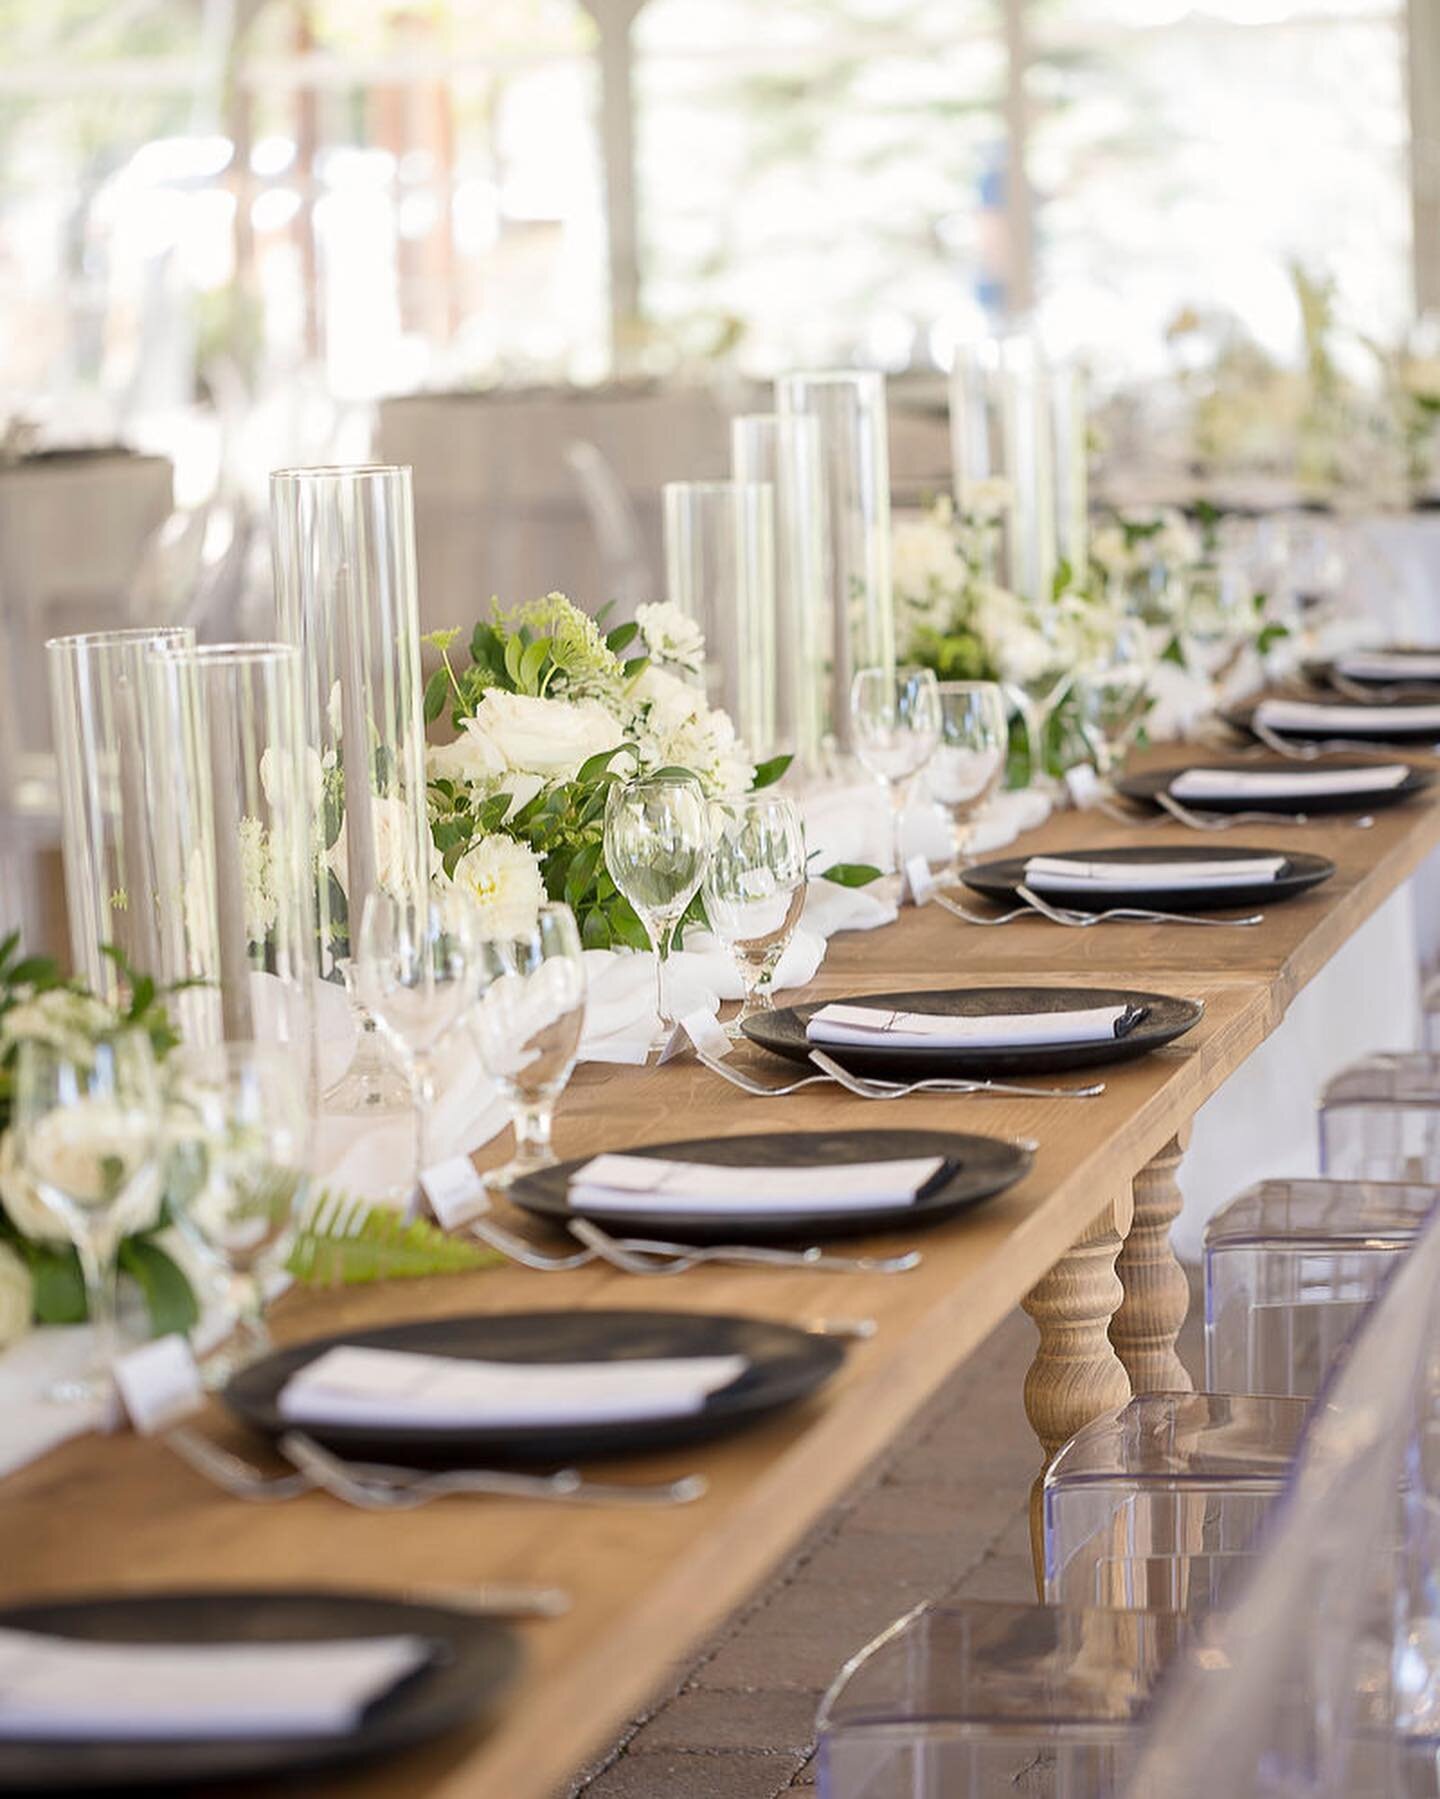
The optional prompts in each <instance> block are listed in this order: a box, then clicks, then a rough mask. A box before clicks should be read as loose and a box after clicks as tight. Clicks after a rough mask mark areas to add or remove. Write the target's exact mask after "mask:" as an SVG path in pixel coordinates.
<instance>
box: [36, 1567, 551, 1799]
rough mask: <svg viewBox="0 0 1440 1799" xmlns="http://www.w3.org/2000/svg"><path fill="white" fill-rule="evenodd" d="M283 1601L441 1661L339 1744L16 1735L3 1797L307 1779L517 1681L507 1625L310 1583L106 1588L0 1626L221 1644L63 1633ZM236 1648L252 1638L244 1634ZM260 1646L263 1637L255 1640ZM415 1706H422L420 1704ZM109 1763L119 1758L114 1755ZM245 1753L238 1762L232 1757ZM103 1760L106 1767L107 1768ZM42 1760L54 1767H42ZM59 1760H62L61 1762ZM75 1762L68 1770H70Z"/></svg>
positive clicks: (375, 1708) (477, 1710)
mask: <svg viewBox="0 0 1440 1799" xmlns="http://www.w3.org/2000/svg"><path fill="white" fill-rule="evenodd" d="M264 1606H277V1607H282V1606H283V1607H285V1608H287V1609H290V1610H292V1611H293V1610H294V1609H295V1608H301V1609H304V1608H306V1607H313V1608H315V1609H316V1610H317V1612H321V1613H324V1612H328V1613H331V1614H335V1613H339V1614H344V1613H358V1614H361V1615H367V1616H373V1615H374V1614H376V1613H378V1614H380V1615H379V1616H378V1617H375V1618H374V1621H373V1624H372V1625H370V1626H367V1628H366V1630H365V1633H364V1634H367V1635H370V1634H374V1635H381V1634H412V1633H413V1634H415V1635H419V1636H426V1637H429V1638H430V1639H432V1640H434V1641H435V1642H436V1643H437V1645H438V1647H439V1649H440V1654H439V1655H438V1656H436V1657H435V1658H434V1659H433V1660H432V1661H431V1662H430V1663H428V1664H427V1665H426V1666H425V1667H423V1668H421V1669H418V1670H417V1671H416V1672H415V1674H414V1675H412V1676H410V1677H409V1678H407V1679H405V1680H402V1681H400V1682H399V1683H398V1685H396V1686H395V1687H393V1688H392V1689H391V1690H390V1692H388V1693H386V1694H383V1695H382V1696H381V1697H380V1698H379V1699H377V1700H376V1701H374V1703H373V1704H372V1705H371V1706H370V1707H369V1708H367V1710H366V1712H365V1713H364V1714H363V1716H362V1718H361V1721H360V1724H359V1726H358V1728H357V1729H355V1730H354V1731H352V1732H351V1733H350V1734H349V1735H348V1736H339V1737H331V1736H327V1737H308V1736H307V1737H268V1738H267V1737H261V1736H245V1737H224V1736H222V1737H214V1736H209V1737H183V1738H181V1737H176V1738H166V1739H164V1740H158V1739H156V1740H144V1739H140V1740H137V1739H135V1738H131V1737H119V1738H96V1739H93V1740H89V1741H85V1742H76V1741H74V1740H71V1739H42V1738H36V1739H32V1740H28V1741H21V1740H19V1739H16V1740H13V1741H6V1742H3V1743H0V1785H3V1787H4V1789H5V1790H6V1791H12V1790H13V1791H23V1792H34V1793H39V1792H52V1793H88V1792H100V1791H105V1792H110V1791H138V1790H140V1789H141V1788H142V1787H143V1788H144V1790H147V1791H148V1790H151V1789H152V1788H166V1787H173V1786H177V1785H178V1786H186V1787H189V1786H191V1785H193V1784H195V1783H197V1782H205V1783H209V1782H211V1781H216V1782H220V1781H230V1780H235V1779H240V1780H244V1781H255V1780H263V1779H267V1778H278V1777H283V1776H295V1775H308V1774H312V1773H319V1772H320V1771H321V1770H323V1769H328V1768H340V1767H344V1766H347V1765H350V1764H353V1763H355V1762H356V1761H367V1762H368V1761H372V1760H380V1759H381V1758H383V1757H388V1756H390V1755H393V1754H398V1753H401V1752H403V1751H404V1750H406V1749H410V1748H414V1747H416V1746H417V1745H419V1744H421V1743H426V1742H431V1741H434V1740H436V1739H438V1738H439V1737H441V1736H444V1735H446V1734H448V1733H449V1732H450V1731H452V1730H458V1729H461V1728H463V1727H465V1726H466V1725H473V1724H476V1723H478V1722H480V1721H482V1720H483V1719H484V1718H486V1717H487V1716H489V1715H491V1714H492V1713H493V1712H494V1710H495V1709H496V1707H497V1705H498V1704H499V1703H500V1701H501V1700H502V1699H503V1697H504V1696H505V1694H506V1693H507V1692H508V1691H509V1690H510V1688H511V1687H512V1686H513V1685H514V1682H515V1680H516V1677H517V1676H518V1674H519V1673H520V1671H521V1669H522V1667H523V1665H524V1662H525V1652H524V1648H523V1645H522V1644H521V1642H520V1639H519V1636H518V1635H517V1633H516V1632H515V1630H514V1629H513V1628H512V1627H511V1626H510V1625H509V1624H507V1623H506V1622H505V1621H504V1620H503V1619H499V1618H495V1617H490V1616H485V1615H482V1614H480V1613H475V1612H467V1611H465V1610H463V1609H462V1608H459V1607H450V1606H445V1605H441V1604H437V1603H426V1602H422V1601H411V1600H407V1599H403V1598H401V1597H399V1596H398V1595H396V1594H394V1593H385V1592H380V1591H374V1590H371V1589H368V1588H358V1589H355V1588H348V1587H347V1588H338V1587H327V1586H324V1585H320V1584H317V1585H314V1586H305V1587H268V1586H266V1587H207V1586H176V1587H164V1586H162V1587H152V1588H145V1589H143V1590H140V1591H136V1592H123V1591H119V1592H117V1591H113V1590H112V1591H106V1592H93V1593H84V1592H82V1593H70V1592H66V1593H57V1594H52V1595H48V1596H46V1595H38V1596H32V1597H31V1598H28V1599H25V1600H22V1601H19V1602H17V1603H15V1604H13V1605H6V1606H4V1607H3V1608H0V1628H6V1629H17V1630H27V1629H29V1630H36V1631H44V1632H46V1633H48V1634H51V1635H55V1636H72V1635H73V1636H74V1637H75V1638H76V1640H84V1641H96V1642H100V1641H107V1642H118V1641H125V1640H135V1641H142V1640H143V1641H148V1642H174V1643H187V1642H195V1643H203V1642H210V1641H215V1640H219V1639H217V1637H216V1636H215V1634H214V1633H213V1632H207V1631H203V1630H202V1631H199V1632H193V1631H192V1632H189V1633H176V1634H174V1635H171V1634H168V1633H166V1634H157V1635H154V1636H148V1637H143V1638H130V1639H126V1638H125V1637H123V1636H121V1635H120V1634H118V1633H117V1634H116V1635H112V1636H107V1635H105V1634H104V1633H103V1632H102V1633H101V1634H100V1635H99V1636H97V1635H96V1634H95V1633H94V1632H93V1631H90V1630H79V1631H67V1630H66V1629H65V1623H66V1621H67V1619H70V1618H74V1619H77V1620H79V1619H84V1620H90V1619H93V1618H94V1617H95V1616H96V1614H97V1613H102V1614H103V1613H105V1612H113V1613H115V1614H117V1615H120V1616H123V1615H124V1614H126V1613H129V1614H133V1613H134V1612H135V1611H136V1610H137V1609H138V1610H140V1611H142V1612H143V1611H148V1610H154V1611H157V1612H160V1613H161V1614H162V1615H163V1614H164V1613H165V1612H167V1611H173V1610H174V1609H175V1608H177V1607H179V1608H182V1610H183V1611H185V1612H189V1613H191V1614H193V1615H196V1616H201V1617H204V1618H206V1619H208V1620H210V1621H211V1622H212V1623H213V1622H216V1621H219V1622H221V1623H223V1621H224V1619H225V1617H226V1616H227V1615H233V1614H234V1612H235V1611H236V1610H237V1609H238V1610H241V1611H242V1612H253V1611H254V1609H255V1608H257V1607H264ZM345 1634H346V1626H345V1623H344V1621H343V1618H337V1619H336V1620H335V1622H333V1623H325V1622H323V1620H322V1622H321V1627H320V1628H319V1629H317V1630H316V1631H314V1632H313V1633H310V1632H297V1633H294V1634H290V1635H286V1634H284V1633H281V1634H280V1635H277V1636H276V1637H275V1638H274V1639H273V1640H274V1641H277V1642H304V1641H306V1640H307V1639H309V1638H311V1637H312V1636H313V1640H316V1641H320V1640H330V1639H333V1638H337V1637H343V1636H344V1635H345ZM236 1640H237V1641H241V1640H245V1639H241V1638H237V1639H236ZM254 1640H255V1641H262V1642H263V1641H265V1640H267V1639H265V1638H264V1637H263V1636H262V1637H258V1638H256V1639H254ZM417 1699H418V1704H417ZM112 1758H113V1759H112ZM237 1758H238V1759H237ZM107 1760H109V1761H110V1765H108V1766H107V1765H106V1763H107ZM46 1761H49V1762H50V1763H51V1764H52V1765H51V1766H50V1767H49V1768H48V1769H47V1768H46V1767H45V1765H44V1764H45V1763H46ZM57 1763H59V1764H62V1765H58V1766H57V1765H55V1764H57ZM67 1763H68V1768H67V1766H65V1765H64V1764H67Z"/></svg>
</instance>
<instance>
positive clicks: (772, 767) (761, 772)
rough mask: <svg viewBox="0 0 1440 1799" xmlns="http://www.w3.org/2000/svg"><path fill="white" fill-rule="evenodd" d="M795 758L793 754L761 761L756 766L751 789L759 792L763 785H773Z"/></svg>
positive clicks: (753, 791)
mask: <svg viewBox="0 0 1440 1799" xmlns="http://www.w3.org/2000/svg"><path fill="white" fill-rule="evenodd" d="M794 760H795V758H794V757H793V756H772V757H771V758H770V760H769V761H768V762H761V763H760V764H759V765H758V766H757V767H756V770H755V779H754V780H753V781H752V782H751V783H750V791H751V792H752V793H759V791H760V789H761V788H762V787H773V786H774V785H775V783H776V782H777V781H778V780H779V779H780V778H781V776H782V775H783V774H784V773H785V771H786V769H787V768H789V766H790V764H791V763H792V762H793V761H794Z"/></svg>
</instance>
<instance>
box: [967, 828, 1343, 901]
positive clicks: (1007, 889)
mask: <svg viewBox="0 0 1440 1799" xmlns="http://www.w3.org/2000/svg"><path fill="white" fill-rule="evenodd" d="M1278 853H1279V852H1278V851H1276V850H1273V849H1268V850H1267V849H1237V848H1235V847H1233V846H1232V845H1230V844H1225V845H1224V846H1223V847H1222V846H1220V845H1214V846H1212V845H1209V844H1195V843H1185V844H1168V843H1167V844H1162V845H1159V846H1158V847H1156V848H1154V849H1142V848H1135V847H1130V848H1126V849H1098V850H1066V851H1065V857H1066V860H1067V861H1074V862H1103V863H1106V864H1109V865H1119V866H1120V867H1123V866H1124V865H1125V864H1126V863H1127V862H1138V863H1140V864H1141V865H1142V866H1144V865H1145V864H1146V863H1151V862H1248V861H1250V860H1251V859H1252V858H1253V857H1256V856H1274V855H1277V854H1278ZM1028 860H1029V858H1028V857H1026V856H1008V857H1006V858H1005V860H1004V861H1002V862H982V863H980V864H978V866H976V867H974V868H967V869H966V870H965V873H964V875H963V876H962V877H961V878H962V879H963V880H964V882H965V885H966V886H967V887H971V888H973V889H974V890H975V892H976V893H983V894H984V895H985V897H986V899H991V900H995V901H997V902H998V903H1000V904H1002V905H1013V904H1015V903H1017V902H1018V901H1019V892H1018V890H1019V888H1020V887H1021V885H1022V884H1023V883H1024V881H1025V864H1026V862H1027V861H1028ZM1334 872H1335V864H1334V863H1333V862H1331V861H1329V860H1328V859H1327V858H1326V857H1324V856H1308V855H1301V854H1299V853H1298V852H1296V851H1287V852H1286V855H1285V865H1284V867H1283V868H1281V870H1280V872H1279V873H1278V874H1277V875H1276V876H1275V878H1274V880H1273V881H1250V882H1247V883H1246V884H1245V885H1244V886H1236V887H1225V888H1219V887H1157V886H1154V885H1153V884H1152V885H1150V886H1146V885H1145V884H1144V882H1142V881H1137V882H1136V883H1135V885H1134V886H1119V885H1117V886H1115V887H1107V888H1106V890H1105V892H1104V893H1097V892H1095V891H1094V889H1093V888H1091V889H1087V890H1086V891H1085V892H1083V893H1082V892H1081V891H1080V890H1079V889H1078V888H1063V889H1062V888H1059V887H1037V888H1035V892H1036V893H1038V894H1039V895H1040V898H1041V899H1043V900H1046V901H1048V902H1049V903H1050V904H1051V905H1055V906H1070V907H1073V908H1074V910H1075V911H1077V912H1104V911H1106V910H1107V909H1108V908H1109V907H1111V906H1151V907H1154V908H1156V909H1157V910H1159V911H1163V912H1233V911H1236V910H1247V909H1249V908H1250V907H1252V906H1265V905H1270V904H1272V903H1273V902H1274V901H1276V900H1286V899H1294V898H1295V896H1296V894H1297V893H1308V892H1309V890H1310V889H1311V888H1312V887H1318V886H1319V885H1320V883H1321V882H1322V881H1328V880H1329V879H1330V877H1331V875H1333V874H1334Z"/></svg>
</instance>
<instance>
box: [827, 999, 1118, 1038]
mask: <svg viewBox="0 0 1440 1799" xmlns="http://www.w3.org/2000/svg"><path fill="white" fill-rule="evenodd" d="M1127 1010H1128V1008H1127V1007H1125V1006H1095V1007H1092V1008H1090V1009H1089V1010H1087V1011H1080V1012H1009V1013H997V1014H995V1015H994V1016H992V1017H980V1016H978V1015H971V1016H969V1017H948V1016H942V1015H941V1014H940V1013H937V1012H890V1011H886V1010H884V1009H883V1008H881V1007H879V1006H846V1005H830V1006H821V1008H820V1010H819V1011H818V1012H815V1013H812V1014H811V1018H810V1022H809V1024H807V1025H806V1027H805V1035H806V1037H807V1038H808V1039H809V1041H810V1042H811V1043H848V1044H851V1045H854V1046H858V1045H861V1044H866V1045H876V1044H883V1045H885V1046H886V1047H889V1046H890V1045H892V1044H893V1045H894V1046H895V1047H896V1048H897V1049H915V1048H921V1047H925V1048H931V1049H1014V1048H1018V1047H1022V1046H1024V1045H1026V1044H1036V1043H1045V1044H1050V1043H1104V1042H1106V1041H1108V1040H1109V1039H1111V1038H1113V1037H1114V1035H1115V1026H1116V1025H1117V1024H1118V1023H1119V1022H1120V1020H1121V1019H1122V1018H1123V1017H1124V1016H1125V1013H1126V1011H1127Z"/></svg>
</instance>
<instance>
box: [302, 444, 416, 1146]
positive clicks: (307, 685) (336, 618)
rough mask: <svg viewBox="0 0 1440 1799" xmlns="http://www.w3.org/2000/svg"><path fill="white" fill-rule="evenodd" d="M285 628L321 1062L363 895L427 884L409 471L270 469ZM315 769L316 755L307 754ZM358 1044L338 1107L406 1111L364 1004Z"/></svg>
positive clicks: (335, 1100) (333, 1092)
mask: <svg viewBox="0 0 1440 1799" xmlns="http://www.w3.org/2000/svg"><path fill="white" fill-rule="evenodd" d="M270 510H271V526H272V534H273V536H272V554H273V557H274V565H275V602H276V618H277V630H278V635H279V637H280V638H281V639H282V640H283V641H284V642H286V643H290V644H294V645H295V646H296V647H297V648H298V649H299V651H300V659H301V680H302V685H303V688H304V718H305V734H306V740H307V744H308V747H309V749H310V751H311V752H312V753H313V756H314V758H315V759H316V760H318V764H319V779H320V790H321V801H320V805H319V807H318V808H317V810H316V817H315V831H314V837H313V842H312V861H311V866H312V868H313V869H314V871H315V876H316V912H317V915H318V921H319V922H318V932H317V937H316V946H317V947H316V969H317V973H318V974H319V976H320V978H321V980H322V982H324V983H326V984H327V985H326V986H325V987H324V988H322V989H321V990H320V991H319V992H318V994H317V1008H316V1013H317V1018H319V1019H320V1021H321V1022H320V1027H319V1028H320V1032H321V1036H322V1043H321V1046H320V1048H321V1067H322V1069H325V1068H326V1067H327V1065H328V1063H329V1061H330V1059H331V1058H330V1057H328V1056H327V1055H326V1053H325V1052H326V1050H327V1048H330V1047H332V1046H330V1045H328V1044H327V1043H326V1042H325V1041H323V1039H324V1038H326V1036H327V1035H328V1034H329V1033H328V1032H327V1026H326V1024H325V1020H326V1019H328V1018H332V1017H334V1016H335V1008H334V1007H333V1006H332V1005H330V1004H328V1003H327V1002H328V1000H329V999H330V996H331V994H332V993H333V992H334V990H335V988H336V986H338V985H339V984H340V983H346V984H347V986H348V985H350V984H352V982H353V973H354V970H353V964H352V956H353V953H354V945H355V940H356V938H357V937H358V933H359V928H360V919H361V915H362V913H363V911H364V906H365V901H366V899H367V898H368V896H369V895H370V894H371V893H372V892H375V891H377V890H379V891H383V892H387V893H396V894H406V893H418V892H420V891H421V890H422V889H423V888H424V887H426V886H427V885H428V882H429V878H430V867H431V854H430V831H429V822H428V819H427V815H426V789H425V732H424V716H423V712H422V708H421V692H422V687H421V672H420V626H419V608H418V598H417V588H416V574H415V518H414V504H413V500H412V495H411V487H410V470H409V469H408V468H386V467H368V466H362V467H353V468H309V469H306V468H301V469H282V470H279V471H278V472H276V473H275V474H273V475H272V476H271V477H270ZM312 766H313V764H312ZM354 1017H355V1021H356V1022H357V1023H358V1024H359V1025H360V1026H361V1030H362V1036H361V1039H360V1044H359V1049H358V1051H357V1053H356V1056H355V1058H354V1060H353V1062H352V1063H351V1064H350V1065H349V1067H348V1068H347V1070H346V1071H345V1073H344V1074H343V1075H342V1076H341V1077H340V1079H339V1080H338V1081H337V1082H336V1083H335V1085H334V1086H332V1087H331V1088H330V1089H329V1090H328V1091H327V1093H326V1096H325V1097H326V1102H327V1106H328V1108H329V1109H331V1110H353V1111H361V1112H366V1113H371V1112H374V1111H377V1110H382V1111H385V1112H390V1111H397V1112H398V1111H401V1110H405V1109H408V1105H409V1096H408V1093H407V1091H406V1089H405V1086H404V1083H403V1082H402V1081H400V1080H399V1078H398V1074H397V1072H396V1071H394V1070H393V1069H391V1068H389V1067H388V1059H387V1058H386V1057H385V1054H384V1052H383V1049H382V1047H381V1046H380V1044H379V1042H378V1039H377V1037H376V1035H375V1032H374V1029H373V1022H372V1021H371V1020H369V1019H368V1018H367V1017H366V1016H365V1014H364V1012H363V1010H361V1009H359V1008H358V1007H357V1009H356V1011H355V1014H354Z"/></svg>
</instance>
